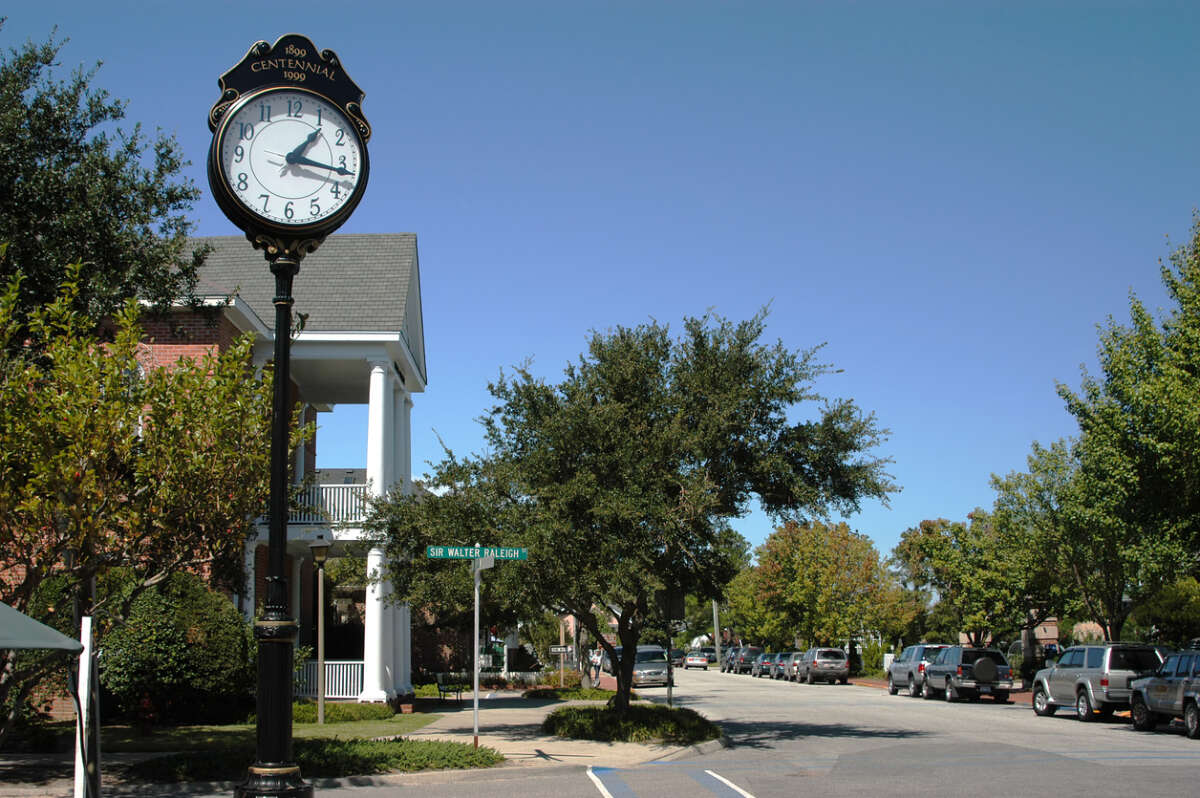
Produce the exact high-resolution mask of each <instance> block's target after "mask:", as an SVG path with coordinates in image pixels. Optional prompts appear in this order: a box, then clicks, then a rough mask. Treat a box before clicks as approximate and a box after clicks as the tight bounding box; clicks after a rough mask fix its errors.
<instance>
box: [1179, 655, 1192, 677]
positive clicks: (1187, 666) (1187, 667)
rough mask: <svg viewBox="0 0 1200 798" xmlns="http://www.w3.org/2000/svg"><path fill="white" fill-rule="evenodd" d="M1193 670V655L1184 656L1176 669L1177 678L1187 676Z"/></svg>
mask: <svg viewBox="0 0 1200 798" xmlns="http://www.w3.org/2000/svg"><path fill="white" fill-rule="evenodd" d="M1191 670H1192V655H1191V654H1184V655H1183V656H1181V657H1180V658H1179V665H1178V666H1177V668H1176V669H1175V674H1176V675H1177V676H1187V675H1188V674H1189V673H1191Z"/></svg>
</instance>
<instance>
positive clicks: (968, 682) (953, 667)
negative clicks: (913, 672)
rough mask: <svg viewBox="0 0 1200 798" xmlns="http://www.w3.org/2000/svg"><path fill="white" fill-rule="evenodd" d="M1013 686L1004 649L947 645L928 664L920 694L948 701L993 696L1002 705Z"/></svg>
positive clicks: (1010, 669) (1010, 670)
mask: <svg viewBox="0 0 1200 798" xmlns="http://www.w3.org/2000/svg"><path fill="white" fill-rule="evenodd" d="M1012 688H1013V681H1012V668H1011V667H1010V666H1009V664H1008V660H1007V659H1005V658H1004V654H1003V653H1002V652H1000V651H998V650H997V649H994V648H975V647H972V646H947V647H946V648H944V649H942V650H941V652H940V653H939V654H938V656H937V659H935V660H934V661H933V662H931V663H929V664H928V665H926V666H925V681H924V682H922V688H921V694H922V695H924V696H925V697H926V698H934V697H936V696H939V695H940V696H942V697H943V698H945V699H946V700H947V701H955V700H957V699H959V698H971V699H975V698H979V697H980V696H982V695H990V696H991V697H992V698H993V699H995V700H996V703H998V704H1003V703H1005V702H1007V701H1008V694H1009V693H1010V692H1012Z"/></svg>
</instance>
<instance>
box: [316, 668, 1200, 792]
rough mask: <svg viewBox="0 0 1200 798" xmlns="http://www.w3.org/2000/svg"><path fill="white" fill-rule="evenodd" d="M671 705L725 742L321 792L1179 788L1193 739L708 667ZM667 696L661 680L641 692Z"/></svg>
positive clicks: (1196, 747)
mask: <svg viewBox="0 0 1200 798" xmlns="http://www.w3.org/2000/svg"><path fill="white" fill-rule="evenodd" d="M677 682H678V686H677V687H676V689H675V691H674V693H675V699H676V704H677V705H681V706H689V707H692V708H694V709H696V710H698V711H700V712H702V713H704V714H705V715H706V716H708V717H709V718H711V719H713V720H716V721H718V722H720V723H721V724H722V726H723V727H724V728H725V731H726V734H727V736H728V737H729V741H730V747H728V748H724V749H721V750H718V751H715V752H711V753H706V754H703V755H700V756H693V757H684V758H680V759H674V760H671V761H667V762H652V763H648V764H644V765H639V766H636V767H625V768H616V769H606V768H603V767H592V768H590V769H585V768H581V767H558V768H546V769H541V770H538V771H534V772H530V771H511V770H510V771H505V770H504V769H500V770H498V771H494V772H479V773H473V774H469V775H468V774H428V775H418V776H412V777H407V778H405V779H403V780H402V781H401V782H399V783H397V784H393V785H389V786H388V787H378V788H374V787H364V788H354V789H344V790H334V791H324V790H322V791H320V794H321V795H338V796H354V798H374V797H375V796H383V795H397V794H406V793H408V792H416V791H418V790H419V791H420V793H421V795H422V796H432V797H437V798H442V797H443V796H444V797H446V798H451V797H452V798H467V797H468V796H479V795H487V796H489V798H501V797H503V796H512V797H513V798H518V797H520V798H543V797H544V798H552V797H561V796H581V797H583V796H599V797H600V798H604V797H605V796H607V797H608V798H634V797H636V798H667V797H669V796H696V797H699V796H713V795H715V796H722V797H728V798H738V797H739V796H741V798H745V797H746V796H754V798H767V796H788V797H789V798H794V797H795V796H820V798H840V797H841V796H847V797H849V796H854V798H861V797H862V796H870V797H871V798H884V797H886V796H905V798H910V797H911V796H923V797H924V796H933V795H937V796H958V795H962V796H970V798H979V797H981V796H1005V798H1012V796H1028V795H1048V796H1055V798H1059V796H1088V798H1096V796H1173V795H1174V796H1191V795H1195V794H1196V792H1197V788H1196V774H1197V773H1198V772H1200V770H1198V768H1200V741H1196V740H1189V739H1187V738H1186V737H1184V736H1183V734H1182V732H1181V731H1180V729H1179V728H1178V727H1177V726H1175V727H1172V728H1170V729H1165V730H1160V731H1157V732H1152V733H1143V732H1136V731H1134V730H1133V728H1132V727H1131V726H1130V725H1129V724H1128V722H1126V721H1125V720H1123V719H1119V718H1118V719H1114V720H1111V721H1098V722H1095V723H1081V722H1079V721H1078V720H1075V719H1074V717H1073V716H1072V715H1071V714H1069V713H1067V712H1065V711H1060V714H1059V715H1058V716H1055V717H1051V718H1039V717H1036V716H1035V715H1034V714H1033V711H1032V710H1031V709H1030V708H1029V705H1028V704H1026V703H1011V704H1002V705H998V704H995V703H993V702H991V701H990V700H986V699H985V700H983V701H979V702H975V703H972V702H960V703H956V704H947V703H945V702H944V701H940V700H938V701H927V700H924V699H920V698H910V697H908V696H905V695H897V696H889V695H888V694H887V692H886V691H885V690H883V689H877V688H870V687H861V686H854V685H850V686H843V685H825V684H817V685H807V684H789V683H784V682H770V681H768V680H766V679H754V678H751V677H749V676H734V675H731V674H721V673H719V672H718V671H717V670H715V669H714V670H709V671H680V672H678V676H677ZM642 692H643V694H645V695H647V697H651V698H653V699H654V700H657V701H665V700H666V690H665V688H655V689H651V690H644V691H642Z"/></svg>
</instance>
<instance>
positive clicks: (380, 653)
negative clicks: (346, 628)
mask: <svg viewBox="0 0 1200 798" xmlns="http://www.w3.org/2000/svg"><path fill="white" fill-rule="evenodd" d="M382 571H383V549H381V548H379V547H378V546H376V547H374V548H372V549H371V550H370V551H369V552H368V553H367V600H366V606H365V607H364V608H363V626H364V627H365V629H364V630H363V691H362V692H361V693H359V695H358V700H359V701H360V702H368V701H387V700H388V698H390V697H391V695H390V691H389V689H388V688H389V684H388V682H387V678H386V674H387V670H386V668H387V666H388V663H385V662H384V649H383V641H384V621H385V620H386V616H387V613H386V610H385V607H384V603H383V584H382V582H380V581H378V580H376V579H374V578H373V577H375V576H377V575H379V574H380V573H381V572H382ZM387 658H388V659H389V660H390V659H391V651H388V652H387Z"/></svg>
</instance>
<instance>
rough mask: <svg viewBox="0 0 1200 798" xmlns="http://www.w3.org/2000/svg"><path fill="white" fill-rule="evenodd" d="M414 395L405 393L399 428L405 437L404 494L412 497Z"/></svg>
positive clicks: (401, 448) (403, 445) (402, 470)
mask: <svg viewBox="0 0 1200 798" xmlns="http://www.w3.org/2000/svg"><path fill="white" fill-rule="evenodd" d="M412 408H413V401H412V394H410V393H409V392H408V391H405V392H404V407H403V409H402V410H401V412H400V421H399V427H400V429H401V435H402V436H403V443H402V445H401V446H400V462H401V464H402V466H401V472H402V474H401V476H402V479H403V480H404V493H405V494H406V495H412V492H413V486H412Z"/></svg>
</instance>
